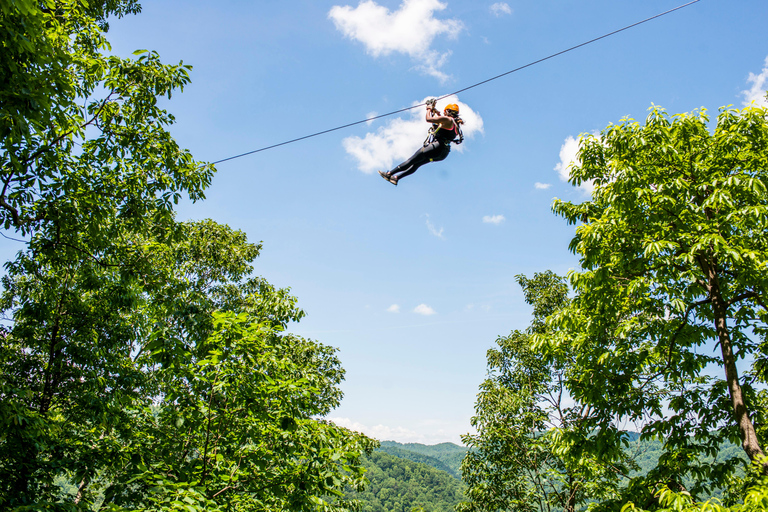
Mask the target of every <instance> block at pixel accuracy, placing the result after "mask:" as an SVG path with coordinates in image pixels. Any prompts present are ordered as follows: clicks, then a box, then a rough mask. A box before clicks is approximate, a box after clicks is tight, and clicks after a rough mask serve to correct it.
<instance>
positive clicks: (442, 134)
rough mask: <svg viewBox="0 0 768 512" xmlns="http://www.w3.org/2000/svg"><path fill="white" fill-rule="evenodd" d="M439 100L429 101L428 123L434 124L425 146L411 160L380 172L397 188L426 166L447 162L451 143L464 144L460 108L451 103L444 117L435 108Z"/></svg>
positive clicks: (446, 108) (444, 111)
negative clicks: (408, 177) (432, 163)
mask: <svg viewBox="0 0 768 512" xmlns="http://www.w3.org/2000/svg"><path fill="white" fill-rule="evenodd" d="M435 103H437V100H435V99H431V100H427V103H426V105H427V117H426V119H427V122H428V123H432V128H431V129H430V130H429V136H428V137H427V140H425V141H424V146H423V147H422V148H421V149H419V150H418V151H416V153H414V154H413V156H412V157H411V158H409V159H408V160H406V161H405V162H403V163H401V164H400V165H398V166H397V167H395V168H394V169H392V170H391V171H389V172H383V171H379V174H380V175H381V177H382V178H384V179H385V180H387V181H388V182H390V183H392V184H393V185H395V186H397V182H398V181H400V179H401V178H405V177H406V176H410V175H411V174H413V173H415V172H416V170H417V169H418V168H419V167H421V166H422V165H424V164H428V163H429V162H439V161H441V160H445V158H446V157H447V156H448V153H450V152H451V143H452V142H453V143H454V144H461V143H462V142H464V134H462V133H461V125H462V124H464V121H462V119H461V118H460V117H459V106H458V105H457V104H455V103H451V104H449V105H446V106H445V109H444V110H443V115H440V111H439V110H438V109H437V108H435Z"/></svg>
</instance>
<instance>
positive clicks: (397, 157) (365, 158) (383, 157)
mask: <svg viewBox="0 0 768 512" xmlns="http://www.w3.org/2000/svg"><path fill="white" fill-rule="evenodd" d="M426 100H427V98H424V99H422V100H421V101H414V102H413V105H419V104H422V103H424V102H425V101H426ZM449 103H456V104H458V105H459V111H460V112H461V118H462V119H463V120H464V124H463V125H462V126H461V131H462V132H464V137H465V138H467V139H471V138H473V137H474V136H475V134H477V133H484V131H483V118H482V117H480V114H478V113H477V112H475V111H474V110H472V109H471V108H470V107H469V105H467V104H466V103H462V102H460V101H459V100H458V98H457V97H456V96H449V97H447V98H444V99H442V100H440V102H438V104H437V107H438V108H439V109H440V110H442V109H443V108H445V105H447V104H449ZM428 130H429V124H427V123H426V122H425V121H424V109H423V108H415V109H413V110H411V117H410V119H403V118H400V117H398V118H395V119H391V120H390V121H389V122H388V123H387V124H386V125H384V126H381V127H379V128H378V130H376V131H375V132H369V133H366V134H365V137H362V138H361V137H358V136H356V135H355V136H351V137H347V138H345V139H344V140H343V141H342V145H343V146H344V149H345V150H346V152H347V153H349V154H350V155H351V156H353V157H354V158H355V160H357V168H358V169H360V170H361V171H363V172H364V173H366V174H371V173H373V172H375V171H377V170H390V169H392V168H393V167H394V166H395V165H396V164H399V163H400V162H402V161H404V160H406V159H407V158H410V157H411V155H413V153H414V152H416V150H417V149H419V148H420V147H421V145H422V144H423V142H424V139H426V138H427V131H428ZM454 149H455V150H457V151H463V149H464V148H463V145H461V146H454V147H453V148H452V150H454ZM448 158H450V157H448ZM430 165H435V164H430Z"/></svg>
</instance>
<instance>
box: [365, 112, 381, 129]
mask: <svg viewBox="0 0 768 512" xmlns="http://www.w3.org/2000/svg"><path fill="white" fill-rule="evenodd" d="M378 115H379V113H378V112H375V111H374V112H368V115H366V116H365V118H366V119H367V120H368V122H367V123H366V124H367V125H368V126H371V125H372V124H373V122H374V121H375V120H376V119H374V118H375V117H377V116H378Z"/></svg>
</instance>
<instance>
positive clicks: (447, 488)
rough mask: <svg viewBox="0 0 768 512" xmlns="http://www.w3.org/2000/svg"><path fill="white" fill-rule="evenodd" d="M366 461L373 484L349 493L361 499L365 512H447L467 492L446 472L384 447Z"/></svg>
mask: <svg viewBox="0 0 768 512" xmlns="http://www.w3.org/2000/svg"><path fill="white" fill-rule="evenodd" d="M403 451H404V450H403ZM363 464H364V466H365V468H366V477H367V478H368V479H369V481H370V484H369V485H368V487H367V488H366V489H365V490H364V491H362V492H360V491H358V492H354V491H350V493H349V496H350V497H354V498H356V499H358V500H360V502H361V503H362V508H361V510H362V511H363V512H392V511H395V512H398V511H402V512H411V511H412V510H421V511H423V512H443V511H446V510H452V509H453V507H454V506H455V505H456V504H458V503H459V501H461V497H462V493H463V492H464V485H463V484H462V483H461V482H460V481H459V480H457V479H456V478H454V477H453V476H451V475H450V474H448V473H446V472H445V471H441V470H438V469H435V468H434V467H431V466H429V465H427V464H423V463H419V462H413V461H411V460H408V459H403V458H400V457H397V456H394V455H390V454H389V453H386V452H383V451H381V450H377V451H375V452H373V453H372V454H371V455H370V456H368V457H366V458H365V459H364V461H363Z"/></svg>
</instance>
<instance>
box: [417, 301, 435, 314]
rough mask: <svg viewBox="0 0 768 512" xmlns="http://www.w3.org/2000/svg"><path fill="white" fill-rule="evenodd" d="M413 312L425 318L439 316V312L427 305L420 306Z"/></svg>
mask: <svg viewBox="0 0 768 512" xmlns="http://www.w3.org/2000/svg"><path fill="white" fill-rule="evenodd" d="M413 312H414V313H417V314H419V315H424V316H431V315H435V314H437V311H435V310H434V309H432V308H431V307H429V306H427V305H426V304H419V305H418V306H416V307H415V308H413Z"/></svg>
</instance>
